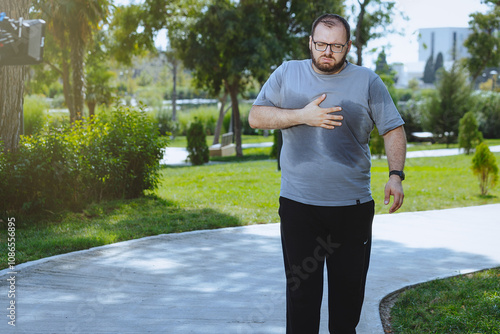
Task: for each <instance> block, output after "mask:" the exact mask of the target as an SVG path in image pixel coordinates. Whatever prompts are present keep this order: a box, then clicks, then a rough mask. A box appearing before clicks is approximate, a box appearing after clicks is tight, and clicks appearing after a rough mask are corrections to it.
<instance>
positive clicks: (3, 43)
mask: <svg viewBox="0 0 500 334" xmlns="http://www.w3.org/2000/svg"><path fill="white" fill-rule="evenodd" d="M44 39H45V21H44V20H23V19H22V18H20V19H19V20H13V19H10V18H8V17H7V16H6V15H5V13H0V66H2V65H32V64H39V63H41V62H42V60H43V47H44Z"/></svg>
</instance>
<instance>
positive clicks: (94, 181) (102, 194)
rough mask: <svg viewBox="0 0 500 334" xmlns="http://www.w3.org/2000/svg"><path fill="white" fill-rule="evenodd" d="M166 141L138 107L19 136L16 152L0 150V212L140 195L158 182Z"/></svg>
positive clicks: (58, 207)
mask: <svg viewBox="0 0 500 334" xmlns="http://www.w3.org/2000/svg"><path fill="white" fill-rule="evenodd" d="M167 143H168V140H167V139H166V138H165V137H160V136H159V134H158V126H157V124H156V123H155V122H153V121H152V119H150V118H149V117H148V116H147V114H146V113H145V112H144V110H143V109H142V108H135V109H132V108H125V107H122V106H118V107H116V108H115V109H114V110H112V111H111V112H109V113H108V114H104V113H103V114H102V115H99V116H97V117H95V118H92V119H90V120H84V121H78V122H75V123H74V124H72V126H71V127H65V128H64V129H56V130H51V129H49V128H47V129H46V130H45V133H44V132H42V133H38V134H35V135H33V136H23V137H22V138H21V141H20V147H19V150H18V151H17V152H7V153H4V154H1V155H0V180H2V183H3V184H1V186H2V189H4V190H5V191H3V192H2V194H1V195H0V201H1V202H0V203H1V204H2V205H3V207H0V211H21V210H24V211H39V210H61V209H72V210H79V209H82V208H83V207H84V206H85V205H87V204H89V203H91V202H97V201H101V200H103V199H117V198H133V197H138V196H140V195H142V194H143V191H144V190H151V189H154V188H156V187H157V185H158V178H159V175H158V174H159V167H160V166H159V161H160V160H161V158H162V156H163V152H162V148H163V147H165V146H166V144H167Z"/></svg>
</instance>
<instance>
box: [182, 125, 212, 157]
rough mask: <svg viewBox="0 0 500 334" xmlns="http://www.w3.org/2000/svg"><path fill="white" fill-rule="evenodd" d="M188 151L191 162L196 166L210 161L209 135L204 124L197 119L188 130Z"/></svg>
mask: <svg viewBox="0 0 500 334" xmlns="http://www.w3.org/2000/svg"><path fill="white" fill-rule="evenodd" d="M187 151H188V152H189V160H191V163H192V164H193V165H195V166H199V165H203V164H204V163H206V162H208V161H209V159H210V158H209V155H210V152H209V150H208V146H207V135H206V133H205V129H204V128H203V123H201V121H199V120H198V119H195V121H194V122H193V123H191V125H190V126H189V129H188V130H187Z"/></svg>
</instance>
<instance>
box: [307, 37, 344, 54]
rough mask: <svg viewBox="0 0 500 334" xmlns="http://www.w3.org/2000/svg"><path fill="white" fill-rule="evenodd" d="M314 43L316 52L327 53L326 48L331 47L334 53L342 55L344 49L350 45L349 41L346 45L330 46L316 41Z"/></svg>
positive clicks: (333, 44)
mask: <svg viewBox="0 0 500 334" xmlns="http://www.w3.org/2000/svg"><path fill="white" fill-rule="evenodd" d="M312 42H313V43H314V48H315V49H316V51H320V52H323V51H326V48H328V47H330V50H331V51H332V52H333V53H340V52H342V51H344V47H345V46H346V45H347V43H349V41H347V42H345V44H335V43H332V44H328V43H325V42H315V41H314V40H313V41H312Z"/></svg>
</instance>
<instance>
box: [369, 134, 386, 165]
mask: <svg viewBox="0 0 500 334" xmlns="http://www.w3.org/2000/svg"><path fill="white" fill-rule="evenodd" d="M370 153H371V154H372V155H375V156H377V158H379V159H380V158H381V157H382V155H384V154H385V143H384V138H383V137H382V136H381V135H380V134H379V133H378V129H377V127H374V128H373V131H372V133H371V135H370Z"/></svg>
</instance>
